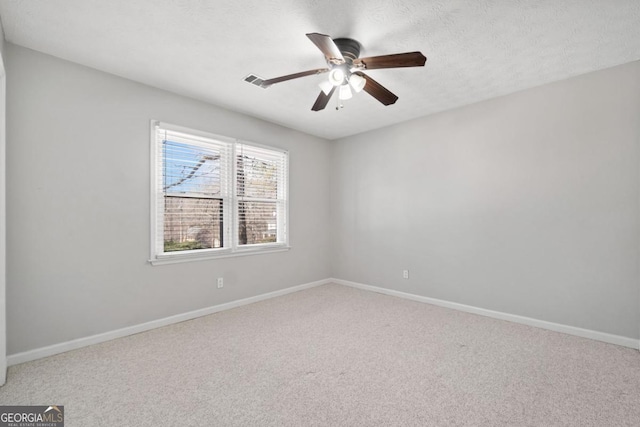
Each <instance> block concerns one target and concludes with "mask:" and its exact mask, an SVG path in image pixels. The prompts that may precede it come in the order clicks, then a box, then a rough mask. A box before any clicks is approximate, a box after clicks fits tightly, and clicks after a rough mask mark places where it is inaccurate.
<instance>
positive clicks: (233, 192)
mask: <svg viewBox="0 0 640 427" xmlns="http://www.w3.org/2000/svg"><path fill="white" fill-rule="evenodd" d="M158 128H160V129H163V130H168V131H174V132H180V133H184V134H187V135H190V136H195V137H201V138H206V139H211V140H215V141H216V142H220V143H222V144H228V147H229V149H228V159H227V163H228V167H229V169H228V170H227V175H228V177H229V178H228V181H229V182H224V179H223V182H222V187H223V188H226V190H223V191H222V193H223V194H222V196H221V197H220V198H221V199H222V200H223V230H224V232H223V242H225V243H224V245H225V246H224V247H222V248H211V249H196V250H184V251H175V252H164V250H163V248H164V223H163V214H162V213H161V212H163V210H164V192H163V189H162V186H161V184H160V182H161V178H162V176H163V172H162V168H161V167H160V166H159V165H162V155H163V153H162V151H161V150H160V149H159V147H160V144H159V143H158V140H157V130H158ZM150 135H151V137H150V154H151V156H150V160H151V162H150V172H151V174H150V180H151V192H150V193H151V200H150V208H151V209H150V211H151V212H150V213H151V217H150V220H151V221H150V224H151V229H150V237H151V239H150V247H151V256H150V259H149V262H150V263H151V264H152V265H161V264H173V263H178V262H187V261H200V260H210V259H217V258H227V257H236V256H246V255H256V254H263V253H273V252H282V251H287V250H289V249H290V246H289V197H288V195H289V179H288V178H289V177H288V175H289V152H288V151H287V150H283V149H280V148H276V147H272V146H267V145H262V144H257V143H254V142H250V141H244V140H239V139H234V138H229V137H226V136H221V135H215V134H212V133H208V132H203V131H199V130H195V129H190V128H187V127H183V126H177V125H173V124H169V123H164V122H160V121H157V120H152V121H151V125H150ZM198 144H200V143H198ZM198 144H194V145H198ZM202 144H203V145H206V142H202ZM241 144H242V145H246V146H251V147H256V148H261V149H267V150H271V151H274V152H278V153H281V154H284V160H283V166H284V177H283V180H284V183H283V184H284V185H280V186H278V199H277V206H278V207H279V215H278V225H277V234H278V237H277V242H273V243H258V244H245V245H239V244H238V227H239V224H238V223H239V221H238V204H239V203H238V195H237V181H236V180H237V170H236V167H237V164H236V148H237V147H238V145H241ZM282 205H284V206H282Z"/></svg>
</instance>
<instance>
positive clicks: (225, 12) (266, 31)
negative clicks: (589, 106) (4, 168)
mask: <svg viewBox="0 0 640 427" xmlns="http://www.w3.org/2000/svg"><path fill="white" fill-rule="evenodd" d="M0 17H1V18H2V23H3V26H4V30H5V37H6V39H7V40H8V41H9V42H11V43H15V44H18V45H21V46H25V47H28V48H31V49H34V50H38V51H41V52H45V53H48V54H51V55H54V56H58V57H60V58H64V59H67V60H70V61H74V62H77V63H80V64H84V65H87V66H90V67H94V68H97V69H100V70H104V71H107V72H109V73H113V74H116V75H119V76H123V77H126V78H129V79H132V80H136V81H139V82H142V83H146V84H149V85H151V86H156V87H159V88H162V89H166V90H169V91H172V92H176V93H179V94H183V95H186V96H190V97H193V98H196V99H200V100H203V101H207V102H210V103H213V104H216V105H220V106H223V107H227V108H229V109H232V110H236V111H239V112H242V113H245V114H249V115H252V116H256V117H259V118H262V119H265V120H268V121H271V122H275V123H279V124H282V125H285V126H287V127H290V128H293V129H298V130H301V131H304V132H307V133H310V134H313V135H317V136H321V137H324V138H328V139H335V138H340V137H343V136H347V135H352V134H356V133H360V132H363V131H367V130H371V129H375V128H379V127H382V126H386V125H390V124H393V123H398V122H401V121H405V120H408V119H412V118H415V117H419V116H423V115H427V114H431V113H435V112H438V111H443V110H447V109H451V108H454V107H457V106H461V105H465V104H470V103H473V102H477V101H480V100H483V99H488V98H493V97H496V96H500V95H504V94H508V93H511V92H515V91H518V90H522V89H525V88H529V87H533V86H538V85H541V84H544V83H548V82H552V81H557V80H561V79H565V78H568V77H571V76H574V75H578V74H583V73H587V72H590V71H594V70H598V69H603V68H607V67H611V66H615V65H619V64H623V63H627V62H631V61H635V60H638V59H640V1H639V0H563V1H559V0H539V1H534V0H468V1H452V0H446V1H445V0H351V1H344V0H248V1H221V0H22V1H20V0H12V1H7V0H2V1H0ZM309 32H319V33H323V34H329V35H331V36H332V37H334V38H336V37H350V38H354V39H356V40H358V41H360V43H362V45H363V51H362V52H361V56H363V57H364V56H374V55H382V54H388V53H398V52H407V51H414V50H420V51H422V53H423V54H425V55H426V56H427V58H428V59H427V64H426V66H425V67H418V68H403V69H389V70H373V71H369V72H367V73H369V74H370V75H371V77H373V78H374V79H376V80H377V81H378V82H379V83H381V84H382V85H384V86H385V87H387V88H388V89H389V90H391V91H392V92H394V93H395V94H396V95H398V96H399V100H398V102H397V103H396V104H395V105H391V106H388V107H385V106H383V105H382V104H380V103H379V102H378V101H376V100H375V99H374V98H372V97H371V96H369V95H368V94H366V93H365V92H362V93H360V94H357V95H356V96H354V98H352V99H351V100H348V101H345V102H344V109H342V110H340V111H336V110H335V102H334V101H335V100H333V99H332V102H330V103H329V105H328V107H327V108H326V109H325V110H324V111H320V112H313V111H311V106H312V105H313V103H314V101H315V99H316V97H317V95H318V93H319V89H318V86H317V83H318V82H320V81H321V80H322V79H324V78H326V76H310V77H305V78H301V79H298V80H292V81H289V82H284V83H280V84H277V85H274V86H272V87H271V88H269V89H266V90H264V89H261V88H258V87H256V86H253V85H250V84H248V83H245V82H244V81H243V78H244V76H246V75H247V74H249V73H255V74H257V75H259V76H261V77H264V78H271V77H277V76H280V75H284V74H290V73H294V72H298V71H304V70H308V69H313V68H319V67H323V66H325V65H326V64H325V61H324V57H323V55H322V54H321V53H320V51H319V50H317V48H316V47H315V46H314V45H313V43H311V41H309V40H308V39H307V37H305V33H309Z"/></svg>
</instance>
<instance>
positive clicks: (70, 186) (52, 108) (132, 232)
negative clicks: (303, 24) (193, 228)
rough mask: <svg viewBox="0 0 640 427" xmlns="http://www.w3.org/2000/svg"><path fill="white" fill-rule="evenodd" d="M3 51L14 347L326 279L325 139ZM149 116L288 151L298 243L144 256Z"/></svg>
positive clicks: (327, 151) (67, 65) (10, 349)
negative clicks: (168, 260) (184, 258)
mask: <svg viewBox="0 0 640 427" xmlns="http://www.w3.org/2000/svg"><path fill="white" fill-rule="evenodd" d="M7 53H8V60H7V85H8V87H7V96H8V111H7V113H8V129H7V132H8V139H7V140H8V146H7V163H8V165H7V185H8V190H7V206H8V212H7V220H8V236H7V242H8V247H9V248H10V249H9V253H8V271H7V273H8V282H7V298H8V301H9V304H8V307H7V308H8V310H7V315H8V349H7V350H8V353H9V354H15V353H18V352H22V351H26V350H30V349H34V348H39V347H43V346H46V345H50V344H55V343H60V342H64V341H67V340H71V339H74V338H80V337H85V336H90V335H93V334H97V333H101V332H106V331H111V330H114V329H118V328H122V327H125V326H129V325H136V324H139V323H143V322H146V321H150V320H154V319H159V318H163V317H166V316H170V315H174V314H178V313H184V312H188V311H191V310H195V309H199V308H203V307H208V306H212V305H216V304H220V303H224V302H228V301H232V300H237V299H240V298H245V297H249V296H254V295H258V294H262V293H266V292H270V291H274V290H278V289H283V288H287V287H291V286H294V285H300V284H303V283H308V282H311V281H316V280H320V279H324V278H327V277H330V276H331V271H330V263H329V250H328V247H327V245H328V236H327V234H328V233H327V230H328V229H329V210H328V209H329V207H328V201H329V181H328V179H327V176H326V171H327V170H328V169H329V160H330V150H331V146H330V143H329V142H327V141H325V140H323V139H320V138H315V137H311V136H308V135H305V134H302V133H299V132H296V131H292V130H289V129H286V128H283V127H280V126H277V125H273V124H269V123H266V122H263V121H260V120H257V119H253V118H249V117H246V116H243V115H241V114H237V113H233V112H230V111H227V110H224V109H221V108H216V107H214V106H211V105H207V104H204V103H201V102H197V101H194V100H191V99H188V98H184V97H180V96H177V95H173V94H170V93H167V92H163V91H161V90H157V89H153V88H150V87H148V86H144V85H141V84H137V83H134V82H132V81H129V80H125V79H121V78H118V77H115V76H113V75H109V74H105V73H102V72H99V71H96V70H93V69H89V68H85V67H82V66H79V65H75V64H72V63H70V62H66V61H63V60H60V59H56V58H53V57H51V56H47V55H43V54H40V53H37V52H34V51H31V50H27V49H24V48H21V47H17V46H14V45H10V44H9V45H8V46H7ZM151 119H157V120H162V121H165V122H168V123H174V124H178V125H182V126H187V127H191V128H195V129H200V130H204V131H209V132H213V133H217V134H222V135H227V136H231V137H235V138H241V139H246V140H250V141H255V142H259V143H262V144H267V145H273V146H277V147H282V148H285V149H287V150H289V152H290V164H291V170H290V178H291V179H290V181H291V184H290V200H291V201H290V213H291V226H290V235H291V240H290V244H291V246H292V249H291V250H290V251H288V252H284V253H274V254H263V255H254V256H246V257H239V258H230V259H220V260H212V261H201V262H189V263H181V264H172V265H162V266H151V265H149V264H148V263H147V260H148V258H149V191H150V190H149V121H150V120H151ZM219 276H223V277H224V278H225V287H224V288H223V289H217V288H216V285H215V281H216V277H219Z"/></svg>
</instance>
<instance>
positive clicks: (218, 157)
mask: <svg viewBox="0 0 640 427" xmlns="http://www.w3.org/2000/svg"><path fill="white" fill-rule="evenodd" d="M151 145H152V149H151V152H152V160H153V163H152V165H153V167H152V174H153V177H152V181H151V183H152V196H151V204H152V213H151V226H152V230H151V236H152V239H151V240H152V242H151V252H152V253H151V262H152V263H153V264H161V263H168V262H178V261H183V260H190V259H204V258H214V257H223V256H234V255H243V254H253V253H257V252H263V251H273V250H282V249H286V248H287V247H288V246H287V245H288V233H287V227H288V223H287V213H288V201H287V190H288V188H287V184H288V153H287V152H286V151H283V150H279V149H275V148H269V147H265V146H260V145H257V144H252V143H248V142H245V141H237V140H234V139H231V138H227V137H221V136H216V135H210V134H206V133H203V132H198V131H194V130H190V129H185V128H180V127H177V126H173V125H168V124H165V123H159V122H153V123H152V138H151Z"/></svg>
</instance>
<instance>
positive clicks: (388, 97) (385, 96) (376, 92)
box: [353, 71, 398, 105]
mask: <svg viewBox="0 0 640 427" xmlns="http://www.w3.org/2000/svg"><path fill="white" fill-rule="evenodd" d="M353 74H357V75H359V76H360V77H364V79H365V80H366V81H367V83H366V84H365V85H364V91H365V92H367V93H368V94H369V95H371V96H373V97H374V98H375V99H377V100H378V101H380V102H382V103H383V104H384V105H391V104H395V102H396V101H397V100H398V97H397V96H396V95H394V94H393V93H392V92H391V91H390V90H389V89H387V88H385V87H384V86H382V85H381V84H380V83H378V82H377V81H375V80H373V79H372V78H371V77H369V76H367V75H366V74H364V73H361V72H359V71H357V72H355V73H353Z"/></svg>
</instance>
